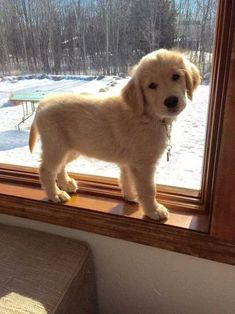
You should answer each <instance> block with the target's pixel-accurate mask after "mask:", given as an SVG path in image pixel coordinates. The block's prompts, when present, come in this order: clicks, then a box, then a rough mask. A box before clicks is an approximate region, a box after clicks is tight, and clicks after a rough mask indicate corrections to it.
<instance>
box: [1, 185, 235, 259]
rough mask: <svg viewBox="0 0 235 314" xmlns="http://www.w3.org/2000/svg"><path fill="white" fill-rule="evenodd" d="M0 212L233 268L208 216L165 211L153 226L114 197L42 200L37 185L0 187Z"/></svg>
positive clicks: (234, 250)
mask: <svg viewBox="0 0 235 314" xmlns="http://www.w3.org/2000/svg"><path fill="white" fill-rule="evenodd" d="M0 191H1V193H0V213H3V214H7V215H13V216H18V217H23V218H28V219H33V220H38V221H41V222H46V223H51V224H55V225H60V226H64V227H69V228H75V229H79V230H84V231H88V232H93V233H97V234H101V235H105V236H110V237H113V238H119V239H124V240H128V241H133V242H137V243H141V244H145V245H150V246H156V247H159V248H162V249H167V250H172V251H176V252H179V253H185V254H190V255H194V256H198V257H202V258H207V259H211V260H215V261H219V262H224V263H229V264H235V245H233V244H229V243H227V242H222V241H219V240H218V239H216V238H213V237H211V236H210V235H209V234H208V230H209V223H210V219H209V215H207V214H206V213H202V212H200V211H199V212H195V213H194V212H182V211H178V212H177V211H174V210H170V219H169V220H168V221H167V222H165V223H158V222H155V221H153V220H151V219H147V218H143V217H142V212H141V210H140V209H139V207H138V205H137V204H131V203H127V202H125V201H123V200H121V199H120V197H118V196H117V197H113V196H109V197H108V196H97V195H92V194H90V193H88V192H87V193H85V192H84V193H79V194H77V195H74V196H73V197H72V198H71V200H70V201H69V202H67V203H66V204H54V203H51V202H48V201H47V200H46V199H45V194H44V192H43V191H42V190H41V188H40V187H39V186H36V185H35V186H33V185H24V184H16V183H0Z"/></svg>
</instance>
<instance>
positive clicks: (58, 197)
mask: <svg viewBox="0 0 235 314" xmlns="http://www.w3.org/2000/svg"><path fill="white" fill-rule="evenodd" d="M49 198H50V200H51V201H53V202H55V203H64V202H67V201H69V200H70V198H71V197H70V196H69V195H68V193H66V192H65V191H62V190H61V191H59V192H57V194H55V195H53V196H52V197H49Z"/></svg>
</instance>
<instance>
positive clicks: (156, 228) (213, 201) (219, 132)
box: [0, 1, 235, 264]
mask: <svg viewBox="0 0 235 314" xmlns="http://www.w3.org/2000/svg"><path fill="white" fill-rule="evenodd" d="M234 5H235V4H234V3H233V2H231V1H219V6H218V18H217V27H216V32H215V38H216V40H215V48H214V52H215V53H214V63H213V69H212V84H211V106H210V109H209V121H208V128H207V136H206V145H205V147H206V153H205V157H204V160H205V162H204V169H203V179H202V188H201V190H200V192H195V191H194V190H190V191H188V190H185V189H183V190H182V189H179V188H178V187H176V188H174V189H173V188H170V187H164V186H163V187H161V188H160V189H159V192H158V194H159V198H160V199H161V200H162V201H163V202H164V203H165V204H166V205H169V207H170V208H171V209H173V213H172V217H173V218H172V220H171V221H170V222H168V223H167V224H166V225H161V224H156V223H154V222H152V221H147V220H142V219H133V217H137V218H138V217H139V216H138V214H136V215H137V216H135V212H136V207H133V206H129V205H126V204H124V203H122V202H121V201H120V200H119V195H120V193H119V190H118V188H117V186H116V182H115V181H113V180H111V179H103V178H99V179H97V178H95V177H93V176H80V179H81V180H80V188H81V191H82V192H84V193H82V194H81V195H80V196H79V200H78V201H74V202H73V201H72V202H71V203H70V204H68V205H66V206H63V205H55V204H50V203H45V202H42V201H41V199H42V198H43V193H42V192H41V190H40V189H39V188H38V186H39V185H38V177H37V175H35V172H34V171H33V170H32V171H29V170H27V169H26V168H18V167H16V166H14V165H13V166H6V165H2V167H1V172H0V178H1V182H0V189H1V193H2V194H1V195H0V210H1V212H2V213H7V214H14V215H18V216H22V217H28V218H33V219H37V220H41V221H47V222H50V223H55V224H61V225H65V226H68V227H73V228H80V229H82V230H87V231H92V232H97V233H101V234H104V235H110V236H113V237H120V238H124V239H127V240H133V241H136V242H140V243H144V244H149V245H156V246H159V247H162V248H167V249H170V250H175V251H179V252H184V253H188V254H193V255H196V256H201V257H206V258H211V259H216V260H219V261H223V262H228V263H232V264H233V263H234V256H235V253H234V252H235V251H234V250H235V249H234V245H233V244H232V242H233V241H234V240H235V234H234V226H233V221H234V208H233V206H232V205H233V204H234V196H233V195H234V193H232V191H231V188H230V187H233V185H234V183H235V177H234V174H233V173H231V172H232V171H231V169H234V166H235V161H234V158H233V156H234V154H233V153H232V149H233V147H234V144H235V143H234V142H233V141H234V136H232V135H234V132H235V129H234V125H235V124H234V121H233V117H234V114H233V106H232V104H233V103H234V90H233V88H232V84H234V83H233V82H234V80H235V77H234V66H235V64H234V62H235V61H234V60H235V59H234V49H235V41H234V40H233V34H234V19H235V17H234V14H235V8H234ZM232 43H233V50H232V51H233V53H232V59H231V47H232ZM229 73H230V76H229V79H228V75H229ZM227 82H228V83H227ZM227 134H230V135H231V137H228V136H227ZM98 196H99V197H98ZM107 196H109V197H107ZM19 200H20V202H19ZM76 202H78V203H76ZM77 206H78V207H79V210H77V209H76V207H77ZM65 208H66V210H65ZM198 208H203V209H205V211H204V212H203V213H201V214H198V212H196V213H195V209H198ZM87 209H95V211H87ZM179 209H180V210H181V211H180V212H178V214H177V210H179ZM182 209H184V210H185V211H186V214H185V211H182ZM110 212H112V213H116V214H119V215H118V216H115V217H114V216H113V215H109V214H107V213H110ZM123 213H124V215H123ZM224 213H226V214H224ZM176 220H177V221H176ZM182 220H183V221H184V222H183V224H181V221H182ZM172 225H173V226H174V228H172ZM177 226H178V227H181V228H177ZM182 227H183V228H182ZM191 230H196V231H200V232H195V231H194V232H192V231H191ZM217 239H218V240H217Z"/></svg>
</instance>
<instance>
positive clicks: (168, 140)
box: [160, 119, 172, 161]
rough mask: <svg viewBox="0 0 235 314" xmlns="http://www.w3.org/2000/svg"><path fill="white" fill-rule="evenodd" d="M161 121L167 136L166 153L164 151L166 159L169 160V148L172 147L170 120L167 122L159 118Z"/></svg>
mask: <svg viewBox="0 0 235 314" xmlns="http://www.w3.org/2000/svg"><path fill="white" fill-rule="evenodd" d="M160 121H161V123H162V124H163V125H164V127H165V130H166V136H167V145H166V148H167V153H166V160H167V161H169V160H170V156H171V149H172V145H171V130H172V122H167V121H166V119H162V120H160Z"/></svg>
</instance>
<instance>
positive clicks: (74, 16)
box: [0, 0, 216, 75]
mask: <svg viewBox="0 0 235 314" xmlns="http://www.w3.org/2000/svg"><path fill="white" fill-rule="evenodd" d="M215 17H216V0H194V1H191V0H145V1H142V0H40V1H38V0H7V1H6V0H0V73H1V74H2V75H16V74H22V73H54V74H65V73H71V74H87V75H92V74H100V75H111V74H112V75H115V74H119V75H122V74H123V75H125V74H126V73H127V71H128V67H129V66H131V65H133V64H134V63H135V62H137V61H138V60H139V59H140V58H141V57H142V56H143V55H144V54H146V53H148V52H150V51H152V50H154V49H158V48H180V49H183V50H187V51H189V54H190V58H192V59H193V61H194V62H196V63H197V64H198V65H199V67H200V69H201V71H202V73H203V74H204V75H206V74H207V73H208V72H210V63H211V62H210V61H211V53H212V47H213V30H214V27H215Z"/></svg>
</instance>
